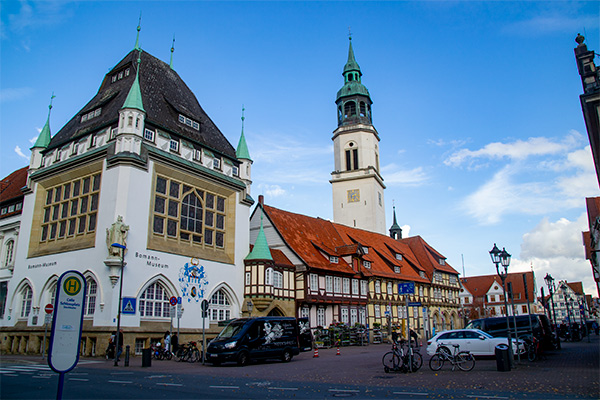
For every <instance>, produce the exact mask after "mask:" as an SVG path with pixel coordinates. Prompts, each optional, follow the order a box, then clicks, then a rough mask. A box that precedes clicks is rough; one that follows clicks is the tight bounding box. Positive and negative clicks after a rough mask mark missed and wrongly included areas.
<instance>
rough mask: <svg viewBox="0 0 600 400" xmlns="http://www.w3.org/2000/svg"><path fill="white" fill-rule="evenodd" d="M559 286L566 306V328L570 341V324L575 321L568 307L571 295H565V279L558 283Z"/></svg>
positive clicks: (571, 331)
mask: <svg viewBox="0 0 600 400" xmlns="http://www.w3.org/2000/svg"><path fill="white" fill-rule="evenodd" d="M560 288H561V289H562V291H563V297H564V298H565V306H566V307H567V328H569V337H570V338H571V341H573V339H574V337H573V329H572V325H573V322H575V319H574V318H573V317H572V316H571V309H570V308H569V301H570V300H571V296H569V297H567V284H566V282H565V281H562V282H561V284H560Z"/></svg>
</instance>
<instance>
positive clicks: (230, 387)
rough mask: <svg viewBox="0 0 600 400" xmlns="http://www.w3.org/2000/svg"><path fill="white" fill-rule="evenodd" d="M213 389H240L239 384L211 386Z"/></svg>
mask: <svg viewBox="0 0 600 400" xmlns="http://www.w3.org/2000/svg"><path fill="white" fill-rule="evenodd" d="M209 388H211V389H239V388H240V387H239V386H209Z"/></svg>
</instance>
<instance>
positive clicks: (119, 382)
mask: <svg viewBox="0 0 600 400" xmlns="http://www.w3.org/2000/svg"><path fill="white" fill-rule="evenodd" d="M108 382H109V383H133V382H131V381H108Z"/></svg>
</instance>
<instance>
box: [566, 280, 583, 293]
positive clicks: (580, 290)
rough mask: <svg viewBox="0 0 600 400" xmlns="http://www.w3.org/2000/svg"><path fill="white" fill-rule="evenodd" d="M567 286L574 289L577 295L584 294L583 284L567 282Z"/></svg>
mask: <svg viewBox="0 0 600 400" xmlns="http://www.w3.org/2000/svg"><path fill="white" fill-rule="evenodd" d="M567 285H568V286H569V287H570V288H571V289H573V291H574V292H575V293H576V294H583V284H582V283H581V282H567Z"/></svg>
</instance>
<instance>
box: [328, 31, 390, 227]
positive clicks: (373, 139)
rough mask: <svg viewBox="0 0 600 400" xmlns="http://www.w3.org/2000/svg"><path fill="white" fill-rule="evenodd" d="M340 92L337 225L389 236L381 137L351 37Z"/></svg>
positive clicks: (335, 196)
mask: <svg viewBox="0 0 600 400" xmlns="http://www.w3.org/2000/svg"><path fill="white" fill-rule="evenodd" d="M342 75H343V76H344V86H342V88H341V89H340V90H339V91H338V93H337V98H336V101H335V103H336V104H337V120H338V127H337V129H336V130H335V131H334V132H333V138H332V140H333V153H334V160H335V169H334V171H333V172H332V173H331V180H330V182H331V186H332V190H333V220H334V222H337V223H340V224H343V225H347V226H351V227H356V228H360V229H365V230H368V231H371V232H377V233H381V234H386V227H385V202H384V196H383V191H384V189H385V185H384V184H383V178H382V177H381V173H380V171H379V134H378V133H377V130H376V129H375V127H374V126H373V119H372V113H371V111H372V110H371V105H372V104H373V102H372V101H371V96H370V95H369V91H368V90H367V88H366V87H365V86H364V85H363V84H362V83H361V76H362V72H361V70H360V67H359V66H358V63H357V62H356V60H355V58H354V50H353V48H352V37H350V45H349V49H348V61H347V62H346V65H345V66H344V72H343V73H342Z"/></svg>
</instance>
